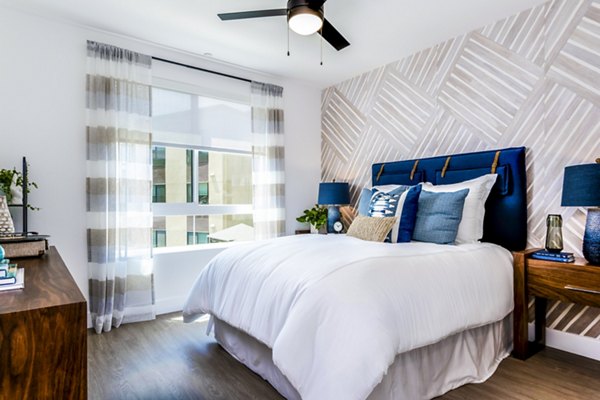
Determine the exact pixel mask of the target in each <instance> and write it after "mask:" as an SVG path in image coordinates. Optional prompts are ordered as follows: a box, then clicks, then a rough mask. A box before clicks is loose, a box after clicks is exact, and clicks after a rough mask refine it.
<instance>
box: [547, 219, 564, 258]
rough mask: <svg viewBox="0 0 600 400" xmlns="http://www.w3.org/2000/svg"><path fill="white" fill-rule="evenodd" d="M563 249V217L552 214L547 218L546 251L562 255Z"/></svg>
mask: <svg viewBox="0 0 600 400" xmlns="http://www.w3.org/2000/svg"><path fill="white" fill-rule="evenodd" d="M562 249H563V236H562V217H561V216H560V215H558V214H550V215H548V217H547V218H546V250H548V251H549V252H551V253H560V252H561V251H562Z"/></svg>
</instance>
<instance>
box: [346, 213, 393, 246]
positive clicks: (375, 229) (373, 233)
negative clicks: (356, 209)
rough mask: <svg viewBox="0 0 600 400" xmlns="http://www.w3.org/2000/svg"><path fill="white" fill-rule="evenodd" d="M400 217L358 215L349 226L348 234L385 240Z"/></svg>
mask: <svg viewBox="0 0 600 400" xmlns="http://www.w3.org/2000/svg"><path fill="white" fill-rule="evenodd" d="M397 221H398V217H384V218H381V217H366V216H364V215H357V216H356V218H354V221H352V224H351V225H350V228H348V233H347V235H348V236H354V237H355V238H358V239H362V240H370V241H372V242H383V241H384V240H385V238H386V237H387V235H388V233H389V232H390V231H391V230H392V227H393V226H394V224H395V223H396V222H397Z"/></svg>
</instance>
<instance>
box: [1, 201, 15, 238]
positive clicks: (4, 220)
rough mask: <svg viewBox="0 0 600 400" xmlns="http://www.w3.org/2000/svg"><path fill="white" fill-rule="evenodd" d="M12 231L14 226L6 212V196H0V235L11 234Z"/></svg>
mask: <svg viewBox="0 0 600 400" xmlns="http://www.w3.org/2000/svg"><path fill="white" fill-rule="evenodd" d="M14 231H15V226H14V225H13V220H12V217H11V216H10V211H9V210H8V205H7V203H6V196H0V233H13V232H14Z"/></svg>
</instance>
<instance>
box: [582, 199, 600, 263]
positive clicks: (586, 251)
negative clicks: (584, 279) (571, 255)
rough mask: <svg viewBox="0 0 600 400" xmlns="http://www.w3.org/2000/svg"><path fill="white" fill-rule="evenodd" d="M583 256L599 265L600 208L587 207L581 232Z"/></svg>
mask: <svg viewBox="0 0 600 400" xmlns="http://www.w3.org/2000/svg"><path fill="white" fill-rule="evenodd" d="M583 256H584V257H585V259H586V260H588V261H589V262H590V263H592V264H595V265H600V208H590V209H588V213H587V219H586V221H585V233H584V234H583Z"/></svg>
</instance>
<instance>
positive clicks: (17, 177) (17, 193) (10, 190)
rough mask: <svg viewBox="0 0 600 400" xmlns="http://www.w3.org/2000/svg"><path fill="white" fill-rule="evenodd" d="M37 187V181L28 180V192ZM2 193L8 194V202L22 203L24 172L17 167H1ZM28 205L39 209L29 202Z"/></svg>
mask: <svg viewBox="0 0 600 400" xmlns="http://www.w3.org/2000/svg"><path fill="white" fill-rule="evenodd" d="M37 187H38V186H37V184H36V183H35V182H31V181H29V182H27V188H26V190H27V193H29V192H30V190H31V188H36V189H37ZM0 195H4V196H6V202H7V203H8V204H20V203H21V202H22V201H23V174H22V173H20V172H19V171H17V170H16V169H15V168H13V169H0ZM27 207H28V208H29V209H31V210H36V209H37V208H35V207H32V206H31V205H29V204H27Z"/></svg>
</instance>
